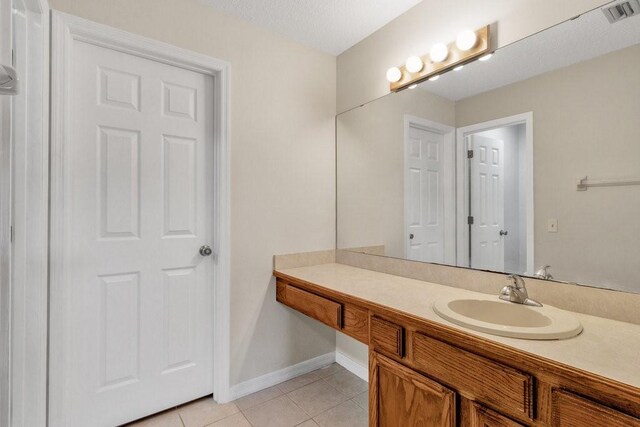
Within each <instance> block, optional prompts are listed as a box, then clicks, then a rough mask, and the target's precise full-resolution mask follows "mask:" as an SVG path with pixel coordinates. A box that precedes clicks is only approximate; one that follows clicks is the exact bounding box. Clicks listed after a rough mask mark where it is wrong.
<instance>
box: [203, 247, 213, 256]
mask: <svg viewBox="0 0 640 427" xmlns="http://www.w3.org/2000/svg"><path fill="white" fill-rule="evenodd" d="M212 253H213V251H212V250H211V248H210V247H209V246H207V245H204V246H201V247H200V255H202V256H209V255H211V254H212Z"/></svg>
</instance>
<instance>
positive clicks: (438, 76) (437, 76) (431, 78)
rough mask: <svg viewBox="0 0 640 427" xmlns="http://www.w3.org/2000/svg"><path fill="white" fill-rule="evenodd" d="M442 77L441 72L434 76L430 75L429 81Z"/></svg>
mask: <svg viewBox="0 0 640 427" xmlns="http://www.w3.org/2000/svg"><path fill="white" fill-rule="evenodd" d="M439 78H440V74H436V75H435V76H433V77H429V81H430V82H435V81H436V80H438V79H439Z"/></svg>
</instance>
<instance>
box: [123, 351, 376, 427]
mask: <svg viewBox="0 0 640 427" xmlns="http://www.w3.org/2000/svg"><path fill="white" fill-rule="evenodd" d="M367 390H368V386H367V383H366V382H365V381H363V380H361V379H360V378H358V377H357V376H355V375H354V374H352V373H351V372H349V371H347V370H345V369H344V368H342V367H341V366H340V365H338V364H335V363H334V364H333V365H329V366H327V367H326V368H322V369H318V370H317V371H314V372H311V373H308V374H305V375H302V376H299V377H297V378H294V379H292V380H289V381H286V382H284V383H282V384H278V385H276V386H273V387H271V388H268V389H266V390H262V391H259V392H257V393H254V394H251V395H249V396H245V397H242V398H240V399H238V400H236V401H234V402H231V403H226V404H223V405H218V404H217V403H215V402H214V401H213V399H212V398H211V397H206V398H203V399H200V400H197V401H195V402H191V403H187V404H185V405H182V406H179V407H177V408H174V409H170V410H168V411H165V412H162V413H160V414H157V415H153V416H151V417H148V418H145V419H143V420H140V421H137V422H134V423H131V424H127V426H128V427H205V426H207V427H294V426H299V427H343V426H344V427H360V426H361V427H366V426H367V425H368V418H367V416H368V409H367V408H368V402H369V398H368V391H367Z"/></svg>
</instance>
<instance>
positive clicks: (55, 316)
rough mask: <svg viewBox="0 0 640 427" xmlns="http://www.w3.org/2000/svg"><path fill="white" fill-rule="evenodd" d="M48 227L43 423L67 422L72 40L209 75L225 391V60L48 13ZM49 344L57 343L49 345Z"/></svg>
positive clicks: (217, 335)
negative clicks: (46, 381)
mask: <svg viewBox="0 0 640 427" xmlns="http://www.w3.org/2000/svg"><path fill="white" fill-rule="evenodd" d="M51 20H52V21H51V29H52V31H51V48H52V55H51V196H50V198H51V205H50V206H51V216H50V218H51V222H50V230H51V232H50V249H49V250H50V274H49V280H50V284H49V287H50V288H49V289H50V316H49V322H50V324H49V342H50V343H51V345H50V351H49V423H50V425H51V426H64V425H67V424H68V423H66V422H65V421H66V417H67V416H68V411H65V407H64V406H65V405H64V399H61V398H60V396H63V395H64V394H65V392H66V384H65V381H66V377H67V375H66V370H67V369H68V367H67V365H66V363H65V357H64V348H65V347H66V345H65V344H64V343H65V342H67V340H68V339H69V337H68V336H66V335H65V331H67V330H69V327H70V325H69V323H68V321H69V319H67V318H65V316H64V315H63V314H62V313H58V312H56V311H59V309H60V308H62V307H64V301H65V300H66V296H65V292H66V290H65V287H64V286H62V285H63V284H64V283H65V278H66V273H67V270H68V269H69V266H68V265H66V264H65V260H68V256H66V255H67V254H68V253H69V248H68V240H69V239H68V238H67V236H68V235H69V230H70V229H71V224H70V223H69V215H67V213H68V207H69V206H70V203H69V202H70V200H69V197H70V194H69V185H70V176H69V171H68V169H67V168H66V167H65V158H66V155H65V154H66V153H65V151H66V150H67V148H66V143H65V141H66V140H67V135H68V134H69V122H70V120H72V117H70V114H69V111H70V110H69V99H68V97H69V82H68V78H69V76H70V75H71V73H70V71H69V68H70V64H69V60H70V51H71V49H72V46H73V42H74V41H81V42H85V43H90V44H94V45H97V46H101V47H105V48H109V49H113V50H116V51H119V52H123V53H127V54H131V55H135V56H139V57H141V58H146V59H150V60H153V61H158V62H161V63H164V64H169V65H173V66H176V67H180V68H184V69H187V70H190V71H194V72H197V73H201V74H205V75H209V76H212V77H213V79H214V96H215V99H214V115H215V116H214V123H215V124H214V164H213V165H212V167H213V168H214V195H213V196H214V224H213V230H214V235H213V244H212V245H211V246H212V248H213V251H214V256H213V259H214V262H215V266H214V268H213V283H212V284H211V285H212V287H213V301H212V307H213V342H214V346H213V348H214V350H213V354H212V358H213V393H214V397H215V399H216V400H217V401H218V402H227V401H228V400H229V398H230V394H229V363H230V360H229V359H230V353H229V350H230V348H229V346H230V344H229V334H230V332H229V326H230V253H229V249H230V242H229V225H230V210H229V209H230V194H229V190H230V178H229V177H230V147H229V139H230V110H229V95H230V94H229V90H230V78H231V66H230V64H229V63H228V62H226V61H222V60H218V59H214V58H211V57H209V56H206V55H203V54H199V53H195V52H191V51H188V50H185V49H181V48H178V47H176V46H173V45H170V44H166V43H162V42H159V41H156V40H153V39H149V38H146V37H143V36H139V35H135V34H132V33H129V32H126V31H122V30H119V29H116V28H113V27H109V26H106V25H103V24H98V23H95V22H92V21H89V20H86V19H83V18H79V17H76V16H73V15H68V14H65V13H62V12H58V11H53V13H52V16H51ZM56 343H57V344H56Z"/></svg>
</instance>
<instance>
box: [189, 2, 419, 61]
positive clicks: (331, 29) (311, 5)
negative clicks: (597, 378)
mask: <svg viewBox="0 0 640 427" xmlns="http://www.w3.org/2000/svg"><path fill="white" fill-rule="evenodd" d="M200 1H201V2H202V3H204V4H207V5H210V6H212V7H215V8H216V9H219V10H221V11H223V12H226V13H229V14H231V15H235V16H237V17H239V18H241V19H243V20H245V21H248V22H251V23H253V24H256V25H259V26H262V27H265V28H268V29H270V30H272V31H274V32H277V33H280V34H282V35H285V36H287V37H290V38H292V39H293V40H296V41H298V42H300V43H303V44H306V45H308V46H312V47H315V48H316V49H319V50H322V51H324V52H327V53H330V54H333V55H339V54H341V53H342V52H344V51H345V50H347V49H348V48H350V47H351V46H353V45H355V44H356V43H358V42H359V41H360V40H362V39H364V38H366V37H367V36H369V35H370V34H371V33H373V32H375V31H376V30H378V29H379V28H381V27H383V26H384V25H385V24H387V23H388V22H390V21H392V20H393V19H395V18H396V17H398V16H399V15H401V14H403V13H404V12H406V11H407V10H409V9H410V8H412V7H413V6H415V5H416V4H418V3H420V2H421V0H200Z"/></svg>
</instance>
